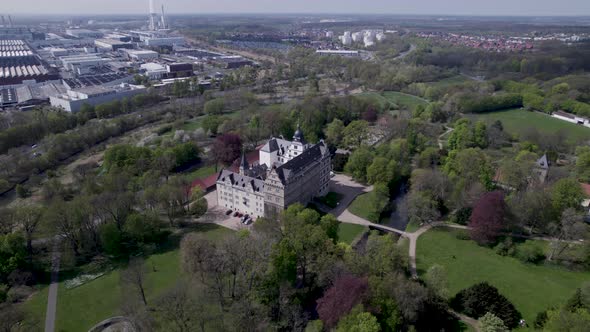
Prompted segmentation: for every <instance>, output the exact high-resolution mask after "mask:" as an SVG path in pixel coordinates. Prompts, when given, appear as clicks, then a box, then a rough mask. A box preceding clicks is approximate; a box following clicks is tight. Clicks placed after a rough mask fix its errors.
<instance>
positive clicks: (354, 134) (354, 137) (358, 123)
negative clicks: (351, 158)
mask: <svg viewBox="0 0 590 332" xmlns="http://www.w3.org/2000/svg"><path fill="white" fill-rule="evenodd" d="M343 135H344V144H345V145H346V146H351V147H355V148H358V147H360V146H361V145H362V144H363V142H364V141H365V140H366V139H367V138H368V136H369V124H368V123H367V121H364V120H355V121H352V122H351V123H349V124H348V126H346V128H344V132H343Z"/></svg>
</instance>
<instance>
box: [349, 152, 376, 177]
mask: <svg viewBox="0 0 590 332" xmlns="http://www.w3.org/2000/svg"><path fill="white" fill-rule="evenodd" d="M372 162H373V155H372V154H371V152H370V151H369V150H368V149H364V148H363V149H356V150H355V151H354V152H353V153H352V154H351V155H350V157H349V158H348V162H347V163H346V166H344V171H345V172H346V173H349V174H350V175H352V177H353V178H354V179H355V180H357V181H360V182H365V181H367V168H368V167H369V166H370V165H371V163H372Z"/></svg>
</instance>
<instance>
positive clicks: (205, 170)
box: [184, 165, 215, 181]
mask: <svg viewBox="0 0 590 332" xmlns="http://www.w3.org/2000/svg"><path fill="white" fill-rule="evenodd" d="M184 174H185V176H186V178H187V179H189V180H190V181H193V180H196V179H201V178H206V177H208V176H209V175H211V174H215V165H211V166H204V167H200V168H197V169H196V170H194V171H192V172H187V173H184Z"/></svg>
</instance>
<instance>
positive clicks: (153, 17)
mask: <svg viewBox="0 0 590 332" xmlns="http://www.w3.org/2000/svg"><path fill="white" fill-rule="evenodd" d="M157 28H158V15H157V14H156V11H155V10H154V0H150V30H152V31H155V30H157Z"/></svg>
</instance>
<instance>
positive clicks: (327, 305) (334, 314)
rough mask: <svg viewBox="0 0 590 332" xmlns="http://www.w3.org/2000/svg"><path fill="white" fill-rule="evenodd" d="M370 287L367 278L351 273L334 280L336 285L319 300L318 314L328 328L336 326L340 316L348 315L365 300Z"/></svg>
mask: <svg viewBox="0 0 590 332" xmlns="http://www.w3.org/2000/svg"><path fill="white" fill-rule="evenodd" d="M368 287H369V282H368V280H367V278H357V277H354V276H351V275H346V276H343V277H340V278H339V279H337V280H336V281H335V282H334V285H333V286H332V287H330V289H328V290H327V291H326V292H325V293H324V296H323V297H322V298H320V299H319V300H318V301H317V304H318V307H317V309H318V314H319V316H320V319H321V320H322V321H323V322H324V326H325V327H326V329H327V330H329V329H331V328H332V327H334V326H336V324H337V323H338V321H339V320H340V318H342V317H344V316H346V315H347V314H348V313H349V312H350V310H351V309H352V308H353V307H354V306H355V305H357V304H359V303H360V302H361V301H362V300H363V297H364V295H365V293H366V292H367V289H368Z"/></svg>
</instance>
